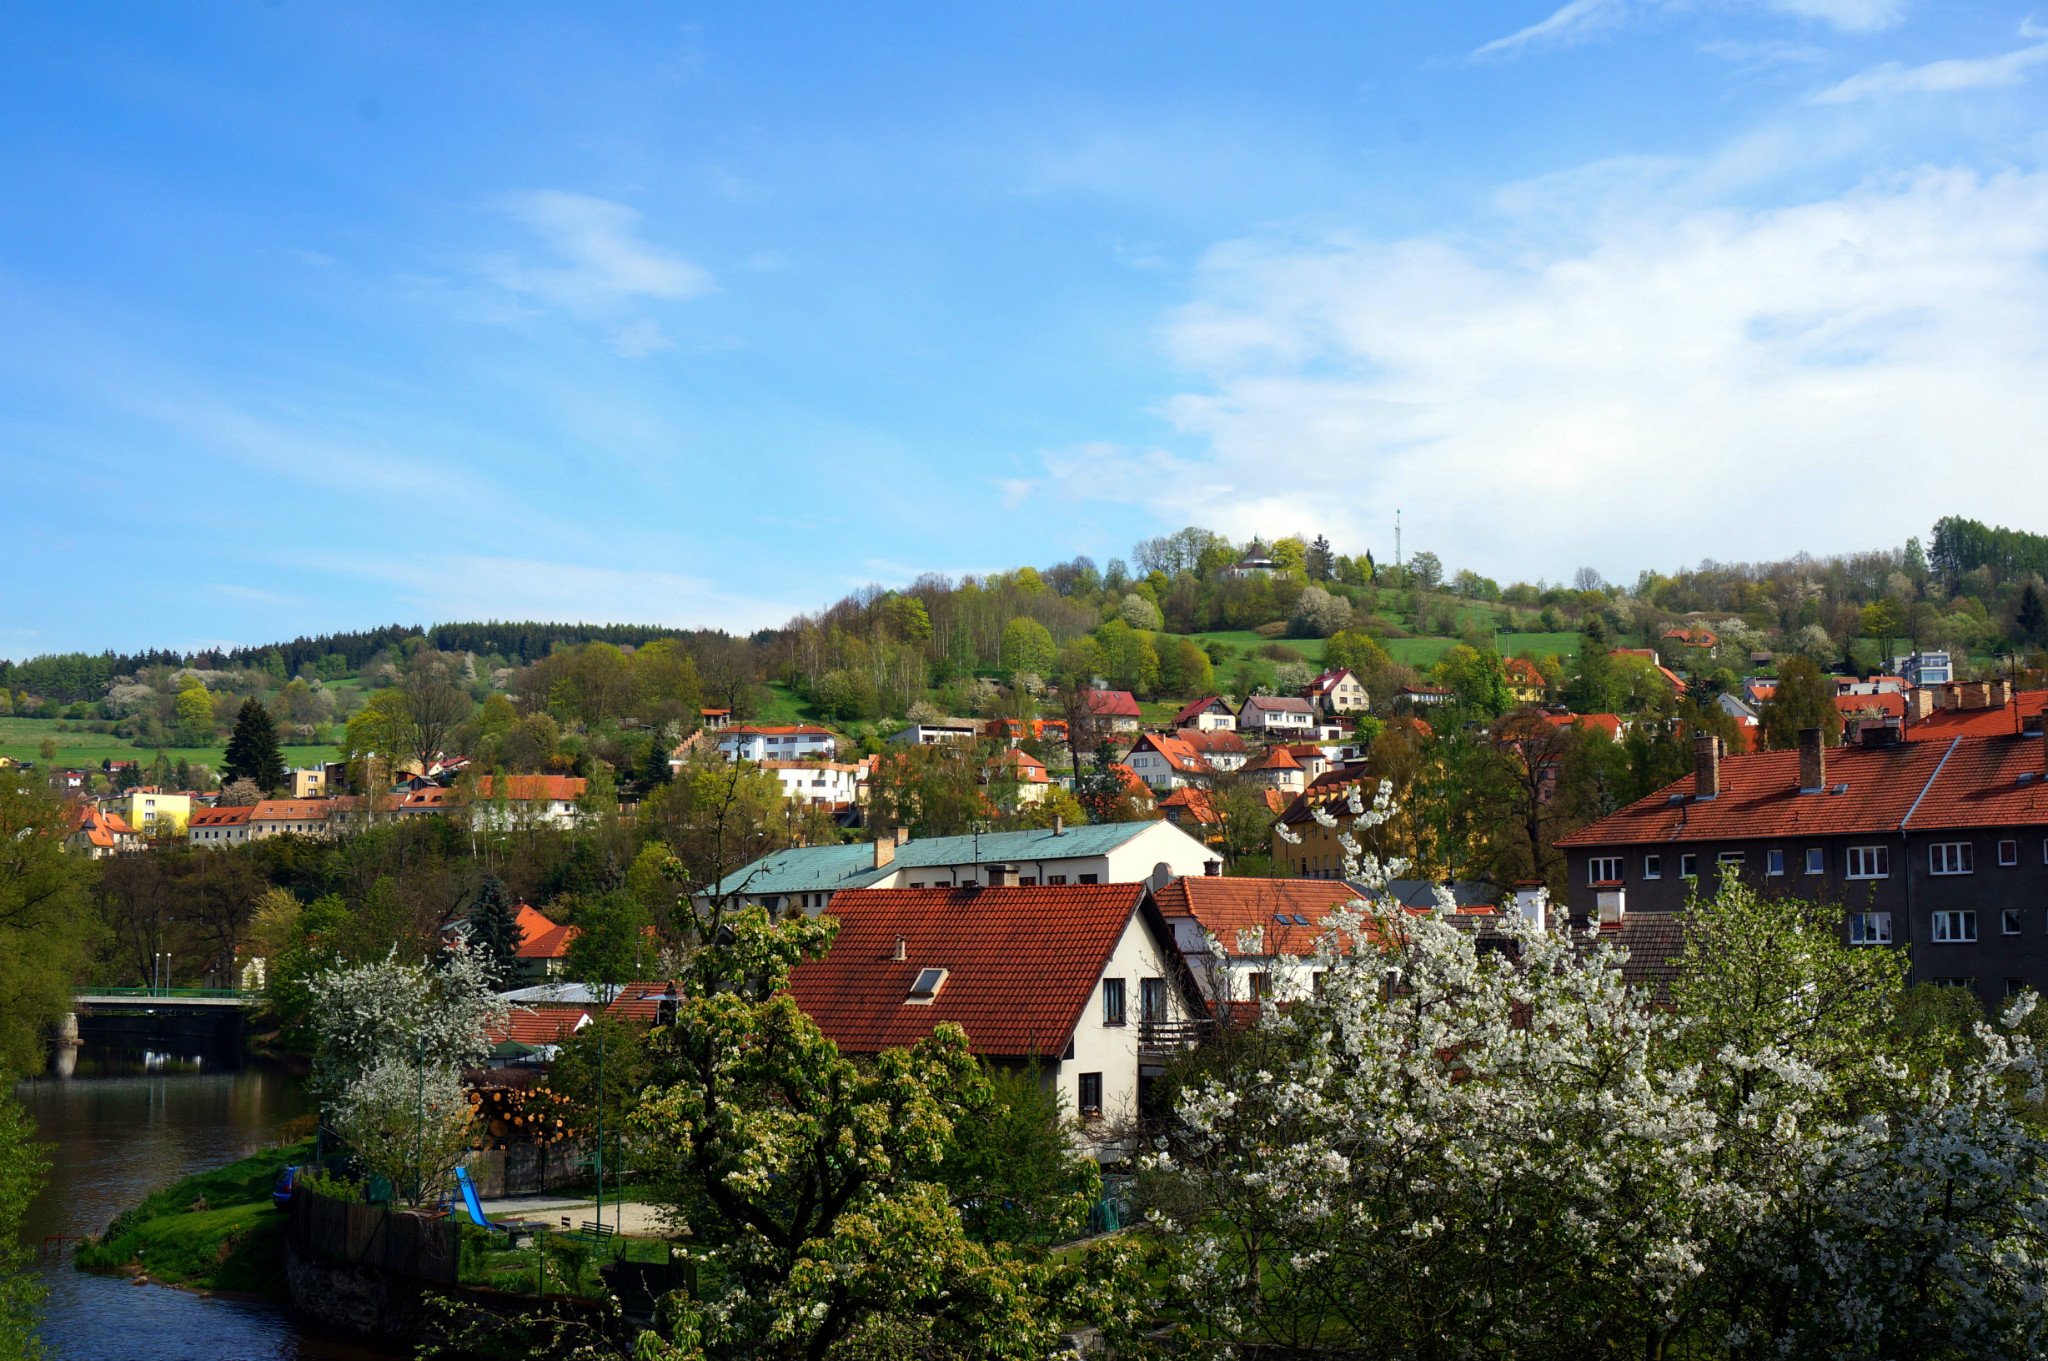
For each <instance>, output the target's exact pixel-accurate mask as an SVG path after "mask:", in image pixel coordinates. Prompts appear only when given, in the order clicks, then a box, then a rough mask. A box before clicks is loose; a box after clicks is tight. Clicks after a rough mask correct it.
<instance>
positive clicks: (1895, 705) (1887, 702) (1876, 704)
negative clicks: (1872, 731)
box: [1835, 694, 2012, 732]
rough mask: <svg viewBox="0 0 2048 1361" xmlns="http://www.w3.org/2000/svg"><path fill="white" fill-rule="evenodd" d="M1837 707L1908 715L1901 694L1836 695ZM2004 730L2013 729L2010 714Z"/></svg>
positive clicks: (1890, 715) (1856, 711)
mask: <svg viewBox="0 0 2048 1361" xmlns="http://www.w3.org/2000/svg"><path fill="white" fill-rule="evenodd" d="M1835 707H1836V708H1837V709H1840V710H1841V711H1842V712H1843V713H1845V714H1883V715H1884V716H1885V717H1886V718H1903V717H1905V715H1906V697H1905V696H1904V695H1899V694H1883V695H1836V696H1835ZM2004 731H2006V732H2011V731H2012V720H2011V718H2010V717H2009V716H2008V718H2007V719H2006V726H2005V729H2004Z"/></svg>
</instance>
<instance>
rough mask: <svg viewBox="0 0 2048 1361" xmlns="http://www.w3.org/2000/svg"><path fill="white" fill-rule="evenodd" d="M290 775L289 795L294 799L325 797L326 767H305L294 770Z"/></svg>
mask: <svg viewBox="0 0 2048 1361" xmlns="http://www.w3.org/2000/svg"><path fill="white" fill-rule="evenodd" d="M290 775H291V790H292V792H291V795H290V797H292V798H294V799H323V798H326V797H327V767H325V766H307V767H306V768H304V769H303V770H300V769H294V770H292V771H291V772H290Z"/></svg>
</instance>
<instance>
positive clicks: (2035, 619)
mask: <svg viewBox="0 0 2048 1361" xmlns="http://www.w3.org/2000/svg"><path fill="white" fill-rule="evenodd" d="M2013 625H2014V627H2016V628H2017V629H2018V630H2019V635H2020V637H2022V638H2024V639H2026V640H2027V641H2028V642H2030V643H2038V642H2041V641H2042V640H2043V639H2044V638H2048V609H2043V608H2042V606H2041V593H2040V592H2039V591H2036V590H2035V589H2034V588H2033V587H2032V586H2029V587H2027V589H2026V591H2025V593H2024V594H2022V595H2021V596H2020V611H2019V615H2018V616H2017V617H2016V618H2015V619H2014V620H2013Z"/></svg>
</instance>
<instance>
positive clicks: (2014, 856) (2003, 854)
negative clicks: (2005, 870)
mask: <svg viewBox="0 0 2048 1361" xmlns="http://www.w3.org/2000/svg"><path fill="white" fill-rule="evenodd" d="M1998 863H1999V864H2001V865H2017V864H2019V863H2020V843H2019V842H2018V841H2017V840H2016V839H2014V838H2011V837H2008V838H2006V839H2005V840H2003V841H2001V842H1999V843H1998Z"/></svg>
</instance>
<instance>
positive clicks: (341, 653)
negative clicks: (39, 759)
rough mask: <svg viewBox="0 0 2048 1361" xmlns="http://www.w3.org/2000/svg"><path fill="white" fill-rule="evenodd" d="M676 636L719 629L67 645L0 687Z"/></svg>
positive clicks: (395, 630) (459, 629)
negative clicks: (413, 647)
mask: <svg viewBox="0 0 2048 1361" xmlns="http://www.w3.org/2000/svg"><path fill="white" fill-rule="evenodd" d="M677 637H680V638H683V639H685V640H686V641H696V640H701V639H704V638H709V637H718V638H723V637H725V635H724V634H723V633H721V632H718V631H716V630H711V629H698V630H689V629H675V628H663V627H660V626H658V625H653V624H551V623H541V622H539V621H535V620H527V621H525V622H523V623H515V622H513V621H510V620H496V619H494V620H491V621H489V622H487V623H472V624H435V625H432V626H431V627H429V626H423V625H420V624H414V625H412V626H410V627H407V626H406V625H403V624H387V625H385V626H384V627H382V628H375V629H363V630H358V631H356V632H353V633H323V634H320V635H319V636H317V637H312V638H308V637H304V636H301V637H298V638H294V639H292V641H290V642H288V643H266V644H263V645H261V646H257V647H241V648H236V649H234V650H233V651H230V652H219V651H206V652H193V653H178V652H170V651H163V650H157V651H151V652H139V653H132V654H124V653H117V652H101V653H89V652H66V653H60V654H56V655H48V656H41V657H34V658H31V659H29V660H27V661H22V662H11V661H6V660H4V659H0V686H7V687H10V688H13V689H17V690H27V691H30V692H32V693H34V694H37V695H43V696H47V697H49V698H52V699H59V700H63V701H66V702H69V701H72V700H79V699H94V698H97V697H98V696H100V695H101V694H103V693H105V691H106V688H107V683H108V682H109V681H110V680H112V679H113V678H114V677H115V676H126V675H132V674H133V673H135V672H137V671H140V670H141V669H143V668H144V667H149V666H174V667H175V666H200V667H209V668H217V667H221V666H254V667H260V668H262V669H265V670H270V671H274V672H276V673H277V674H279V675H281V676H293V675H297V674H298V673H299V670H300V668H301V667H311V668H312V669H313V670H314V672H315V673H317V674H321V675H325V676H327V677H329V678H330V679H331V678H333V677H336V676H343V675H350V674H353V673H354V672H356V671H358V670H360V669H361V668H362V667H363V666H365V665H367V664H368V663H369V661H370V660H371V659H372V658H373V657H375V656H376V655H377V654H378V653H380V652H382V651H384V650H385V649H386V648H389V647H398V646H402V645H403V644H404V642H405V641H406V640H407V639H409V638H423V639H425V643H424V644H423V645H424V646H427V647H431V648H434V649H435V650H437V651H441V652H475V653H479V654H492V653H495V654H496V655H498V656H501V657H504V658H506V659H507V660H514V661H518V662H520V663H522V664H524V663H529V662H534V661H538V660H539V659H540V658H542V657H545V656H547V655H548V653H549V652H551V651H553V650H554V648H555V647H556V646H558V645H574V644H579V643H592V642H599V643H612V644H614V645H618V644H627V645H631V646H635V647H637V646H639V645H640V644H642V643H645V642H648V641H650V640H652V639H655V638H677Z"/></svg>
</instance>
